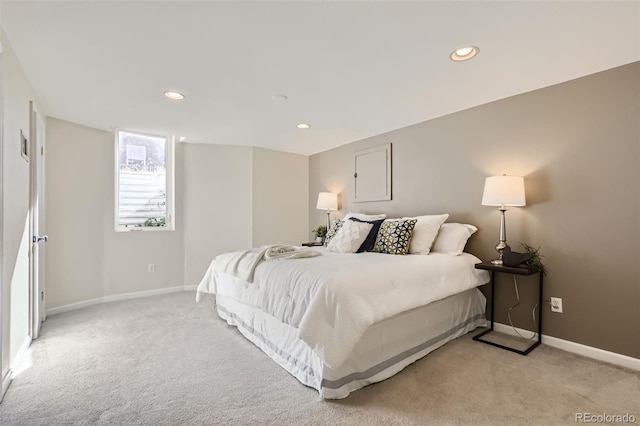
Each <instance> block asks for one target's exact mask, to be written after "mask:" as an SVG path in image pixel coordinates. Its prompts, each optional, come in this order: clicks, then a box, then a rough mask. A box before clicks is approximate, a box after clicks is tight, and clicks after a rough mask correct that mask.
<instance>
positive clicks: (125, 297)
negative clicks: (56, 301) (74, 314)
mask: <svg viewBox="0 0 640 426" xmlns="http://www.w3.org/2000/svg"><path fill="white" fill-rule="evenodd" d="M191 287H193V289H194V290H195V286H180V287H167V288H159V289H157V290H146V291H137V292H135V293H122V294H113V295H110V296H103V297H98V298H96V299H89V300H83V301H82V302H77V303H71V304H69V305H63V306H58V307H55V308H51V309H47V316H49V315H55V314H60V313H62V312H69V311H74V310H76V309H80V308H86V307H87V306H92V305H97V304H99V303H108V302H117V301H120V300H129V299H139V298H141V297H148V296H158V295H160V294H169V293H178V292H181V291H189V290H191Z"/></svg>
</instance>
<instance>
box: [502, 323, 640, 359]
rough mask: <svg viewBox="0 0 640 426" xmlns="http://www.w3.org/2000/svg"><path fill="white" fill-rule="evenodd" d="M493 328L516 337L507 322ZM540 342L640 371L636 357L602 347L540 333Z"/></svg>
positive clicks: (519, 330) (519, 329)
mask: <svg viewBox="0 0 640 426" xmlns="http://www.w3.org/2000/svg"><path fill="white" fill-rule="evenodd" d="M493 329H494V330H495V331H497V332H498V333H504V334H508V335H510V336H516V337H517V336H518V335H517V334H516V332H515V331H514V330H513V328H511V326H510V325H507V324H500V323H494V325H493ZM516 330H517V331H518V333H520V334H522V335H524V336H528V335H529V334H531V331H530V330H524V329H522V328H516ZM542 343H544V344H545V345H548V346H551V347H553V348H557V349H562V350H563V351H567V352H571V353H574V354H578V355H582V356H586V357H587V358H592V359H597V360H598V361H604V362H608V363H609V364H614V365H617V366H620V367H625V368H630V369H632V370H638V371H640V359H638V358H633V357H630V356H627V355H622V354H617V353H615V352H609V351H605V350H603V349H598V348H594V347H593V346H587V345H583V344H580V343H575V342H571V341H569V340H564V339H559V338H557V337H553V336H547V335H546V334H543V335H542Z"/></svg>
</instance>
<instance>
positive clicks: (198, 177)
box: [182, 144, 253, 285]
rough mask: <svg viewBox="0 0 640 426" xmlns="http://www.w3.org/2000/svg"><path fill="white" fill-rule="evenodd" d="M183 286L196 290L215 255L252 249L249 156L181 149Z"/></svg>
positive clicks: (239, 151)
mask: <svg viewBox="0 0 640 426" xmlns="http://www.w3.org/2000/svg"><path fill="white" fill-rule="evenodd" d="M183 151H184V180H183V186H182V192H183V195H184V224H185V228H184V283H185V285H196V284H198V283H199V282H200V280H201V279H202V276H203V275H204V273H205V272H206V270H207V268H208V267H209V264H210V263H211V260H212V259H213V257H214V256H216V255H217V254H220V253H223V252H226V251H233V250H240V249H244V248H247V247H250V246H251V239H252V237H251V232H252V227H251V216H252V200H251V194H252V188H251V175H252V163H253V152H252V148H249V147H233V146H224V145H202V144H183Z"/></svg>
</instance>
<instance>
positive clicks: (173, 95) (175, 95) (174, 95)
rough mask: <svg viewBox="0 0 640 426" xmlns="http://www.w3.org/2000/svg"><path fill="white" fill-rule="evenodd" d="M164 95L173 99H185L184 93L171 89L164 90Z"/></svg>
mask: <svg viewBox="0 0 640 426" xmlns="http://www.w3.org/2000/svg"><path fill="white" fill-rule="evenodd" d="M164 95H165V96H166V97H167V98H169V99H173V100H174V101H181V100H183V99H184V95H183V94H182V93H180V92H173V91H171V90H169V91H167V92H164Z"/></svg>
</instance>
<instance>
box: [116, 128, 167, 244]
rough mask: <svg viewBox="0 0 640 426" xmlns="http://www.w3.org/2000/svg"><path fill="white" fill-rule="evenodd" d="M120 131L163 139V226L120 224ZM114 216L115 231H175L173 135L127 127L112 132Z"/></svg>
mask: <svg viewBox="0 0 640 426" xmlns="http://www.w3.org/2000/svg"><path fill="white" fill-rule="evenodd" d="M120 133H129V134H135V135H140V136H146V137H152V138H162V139H164V140H165V147H164V151H165V152H164V155H165V170H166V181H167V182H166V184H167V186H166V193H167V198H166V219H165V225H164V226H141V225H137V226H127V225H120V224H119V223H118V222H119V219H120ZM114 136H115V137H114V144H113V145H114V162H113V171H114V185H115V187H114V209H113V212H114V216H113V224H114V229H115V231H116V232H131V231H137V232H140V231H142V232H163V231H175V137H174V136H172V135H158V134H152V133H146V132H137V131H134V130H127V129H116V131H115V134H114Z"/></svg>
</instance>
